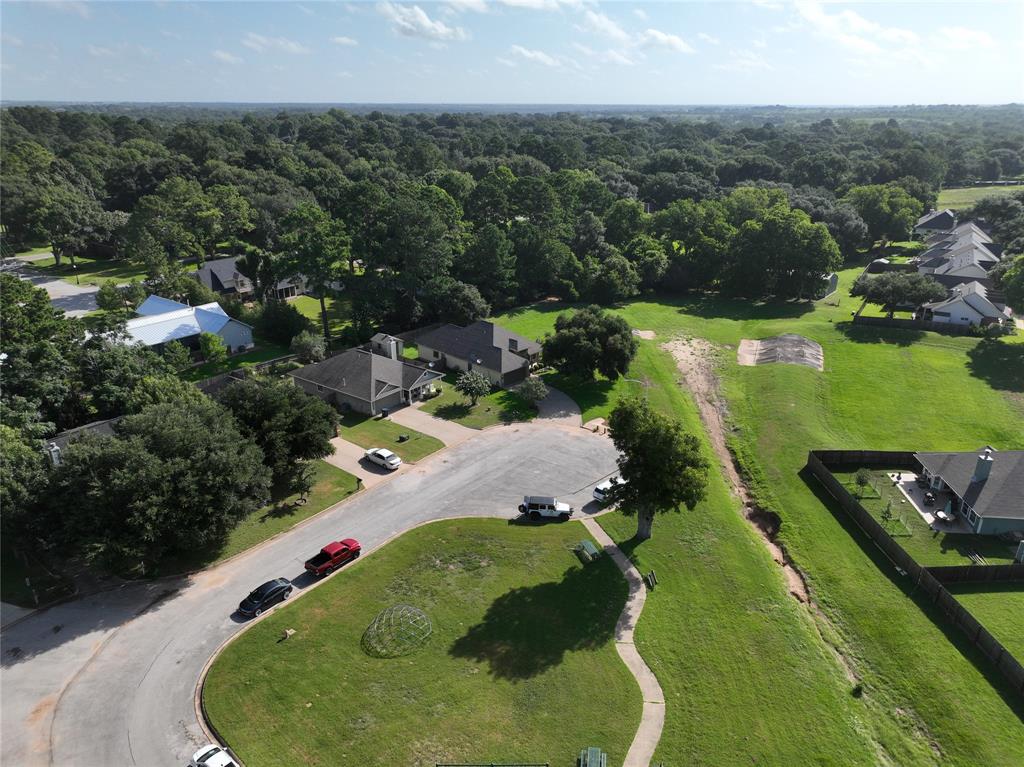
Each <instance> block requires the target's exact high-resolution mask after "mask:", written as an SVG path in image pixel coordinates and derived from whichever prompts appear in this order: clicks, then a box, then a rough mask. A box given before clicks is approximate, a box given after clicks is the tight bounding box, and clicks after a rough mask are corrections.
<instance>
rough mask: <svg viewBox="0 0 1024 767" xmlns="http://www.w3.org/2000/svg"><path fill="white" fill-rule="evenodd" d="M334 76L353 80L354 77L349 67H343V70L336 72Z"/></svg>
mask: <svg viewBox="0 0 1024 767" xmlns="http://www.w3.org/2000/svg"><path fill="white" fill-rule="evenodd" d="M334 76H335V77H340V78H341V79H342V80H351V79H352V73H351V72H349V71H348V70H347V69H343V70H342V71H341V72H338V73H336V74H335V75H334Z"/></svg>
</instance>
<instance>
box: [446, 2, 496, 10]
mask: <svg viewBox="0 0 1024 767" xmlns="http://www.w3.org/2000/svg"><path fill="white" fill-rule="evenodd" d="M445 5H446V6H447V7H448V8H451V9H452V10H453V11H455V12H456V13H461V12H463V11H473V12H475V13H487V0H447V2H446V3H445Z"/></svg>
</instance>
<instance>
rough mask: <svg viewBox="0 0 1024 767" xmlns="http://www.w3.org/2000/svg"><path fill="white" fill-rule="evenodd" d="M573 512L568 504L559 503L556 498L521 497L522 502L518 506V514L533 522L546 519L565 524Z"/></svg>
mask: <svg viewBox="0 0 1024 767" xmlns="http://www.w3.org/2000/svg"><path fill="white" fill-rule="evenodd" d="M573 511H575V510H574V509H573V508H572V506H570V505H569V504H567V503H559V501H558V499H557V498H552V497H550V496H546V495H527V496H523V502H522V503H521V504H520V505H519V513H520V514H525V515H526V516H527V517H529V518H530V519H533V520H537V519H544V518H546V519H560V520H562V521H563V522H565V521H566V520H568V519H569V517H571V516H572V515H573Z"/></svg>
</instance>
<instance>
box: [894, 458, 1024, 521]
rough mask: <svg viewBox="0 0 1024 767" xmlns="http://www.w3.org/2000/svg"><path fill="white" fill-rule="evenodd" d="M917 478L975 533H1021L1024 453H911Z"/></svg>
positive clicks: (1023, 496) (1023, 495)
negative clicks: (944, 496)
mask: <svg viewBox="0 0 1024 767" xmlns="http://www.w3.org/2000/svg"><path fill="white" fill-rule="evenodd" d="M914 457H915V458H916V459H917V460H918V462H919V463H920V464H921V471H920V472H919V474H921V475H922V476H924V478H925V479H926V480H927V482H928V486H929V487H930V488H931V489H932V490H933V491H936V492H941V491H948V492H949V493H950V496H951V497H950V498H949V501H948V506H949V509H950V510H951V511H953V512H956V513H957V514H959V515H960V516H961V517H962V518H963V519H965V520H966V521H967V524H969V525H970V526H971V528H972V529H973V530H974V532H976V533H980V534H982V535H998V534H1000V533H1008V532H1015V531H1020V532H1024V450H1003V451H997V450H994V449H993V448H991V447H988V446H986V447H983V448H981V449H980V450H977V451H975V452H965V453H914Z"/></svg>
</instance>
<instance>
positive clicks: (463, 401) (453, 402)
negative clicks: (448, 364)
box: [421, 373, 537, 429]
mask: <svg viewBox="0 0 1024 767" xmlns="http://www.w3.org/2000/svg"><path fill="white" fill-rule="evenodd" d="M421 409H422V410H423V412H424V413H430V414H431V415H436V416H437V417H438V418H445V419H447V420H449V421H455V422H456V423H460V424H462V425H463V426H468V427H469V428H470V429H486V428H487V427H488V426H494V425H495V424H499V423H512V422H514V421H530V420H532V419H533V418H534V416H536V415H537V409H536V408H535V407H534V406H533V405H531V404H530V403H529V402H527V401H526V400H525V399H523V398H522V397H520V396H519V395H518V394H516V393H515V392H512V391H506V390H505V389H498V390H497V391H492V392H491V393H490V394H488V395H487V396H486V397H481V398H480V399H479V400H477V403H476V405H475V406H473V405H470V404H469V399H468V398H467V397H465V396H463V395H462V394H459V393H458V392H457V391H455V375H453V374H451V373H449V374H448V375H446V376H445V377H444V382H443V383H442V384H441V394H439V395H438V396H436V397H434V398H433V399H432V400H429V401H427V402H426V403H425V404H424V405H423V406H422V408H421Z"/></svg>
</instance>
